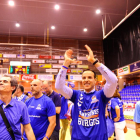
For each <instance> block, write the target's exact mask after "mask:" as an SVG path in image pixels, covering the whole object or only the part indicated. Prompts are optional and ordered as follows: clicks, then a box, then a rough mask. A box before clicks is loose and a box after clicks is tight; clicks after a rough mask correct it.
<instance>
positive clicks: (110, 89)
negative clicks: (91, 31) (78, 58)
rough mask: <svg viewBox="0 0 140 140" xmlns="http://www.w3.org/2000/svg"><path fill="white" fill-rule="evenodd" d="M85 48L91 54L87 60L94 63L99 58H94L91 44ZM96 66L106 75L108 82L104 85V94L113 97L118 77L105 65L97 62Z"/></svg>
mask: <svg viewBox="0 0 140 140" xmlns="http://www.w3.org/2000/svg"><path fill="white" fill-rule="evenodd" d="M85 48H86V49H87V51H88V52H89V55H87V56H86V57H87V60H88V61H89V62H91V63H92V64H94V63H95V62H96V61H97V60H96V59H95V58H94V55H93V52H92V50H91V49H90V47H89V46H87V45H85ZM95 67H96V68H97V69H98V70H99V71H100V73H101V74H102V75H103V76H104V77H105V79H106V84H105V86H104V94H105V96H106V97H108V98H109V97H112V96H113V94H114V92H115V89H116V86H117V81H118V79H117V77H116V76H115V74H114V73H113V72H112V71H110V70H109V69H108V68H107V67H106V66H105V65H103V64H101V63H99V62H97V63H96V64H95Z"/></svg>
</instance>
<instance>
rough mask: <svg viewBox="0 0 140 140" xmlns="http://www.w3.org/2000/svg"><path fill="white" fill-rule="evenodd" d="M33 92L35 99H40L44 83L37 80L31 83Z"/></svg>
mask: <svg viewBox="0 0 140 140" xmlns="http://www.w3.org/2000/svg"><path fill="white" fill-rule="evenodd" d="M31 92H32V94H33V95H34V96H35V97H40V96H41V94H42V81H41V80H39V79H35V80H33V81H32V82H31Z"/></svg>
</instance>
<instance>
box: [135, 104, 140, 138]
mask: <svg viewBox="0 0 140 140" xmlns="http://www.w3.org/2000/svg"><path fill="white" fill-rule="evenodd" d="M133 121H134V122H135V128H136V129H135V131H136V135H137V136H138V137H140V101H138V102H137V103H136V106H135V112H134V119H133Z"/></svg>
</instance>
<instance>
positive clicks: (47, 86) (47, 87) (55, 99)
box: [42, 81, 61, 140]
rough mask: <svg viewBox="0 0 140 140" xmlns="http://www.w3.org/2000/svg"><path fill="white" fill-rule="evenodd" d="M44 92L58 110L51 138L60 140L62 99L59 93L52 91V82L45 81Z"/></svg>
mask: <svg viewBox="0 0 140 140" xmlns="http://www.w3.org/2000/svg"><path fill="white" fill-rule="evenodd" d="M42 90H43V92H44V93H45V95H47V96H48V97H49V98H51V99H52V101H53V103H54V105H55V110H56V126H55V128H54V131H53V133H52V135H51V137H50V139H51V140H59V130H60V110H61V98H60V95H59V94H58V93H56V92H55V91H54V90H52V83H51V82H50V81H44V82H43V86H42Z"/></svg>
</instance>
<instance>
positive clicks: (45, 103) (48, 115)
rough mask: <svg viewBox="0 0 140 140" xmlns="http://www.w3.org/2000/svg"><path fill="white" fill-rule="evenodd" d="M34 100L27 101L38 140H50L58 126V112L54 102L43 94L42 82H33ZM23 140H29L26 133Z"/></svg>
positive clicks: (37, 80) (36, 80)
mask: <svg viewBox="0 0 140 140" xmlns="http://www.w3.org/2000/svg"><path fill="white" fill-rule="evenodd" d="M31 92H32V94H33V97H32V98H29V99H28V100H27V101H26V105H27V107H28V112H29V116H30V120H31V126H32V128H33V131H34V134H35V137H36V140H49V138H50V136H51V135H52V132H53V130H54V128H55V125H56V111H55V105H54V103H53V101H52V100H51V99H50V98H49V97H47V96H46V95H44V94H43V93H42V81H41V80H39V79H35V80H33V81H32V82H31ZM23 138H24V139H25V140H27V137H26V135H25V133H24V134H23Z"/></svg>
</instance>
